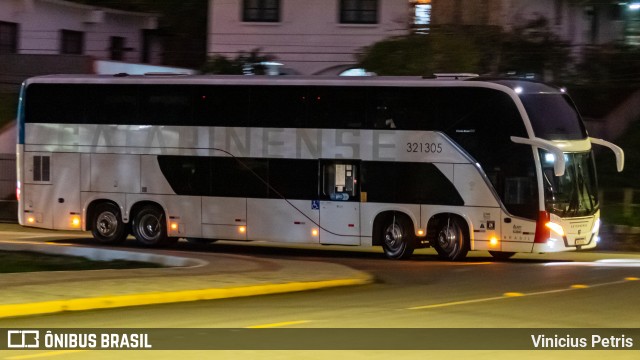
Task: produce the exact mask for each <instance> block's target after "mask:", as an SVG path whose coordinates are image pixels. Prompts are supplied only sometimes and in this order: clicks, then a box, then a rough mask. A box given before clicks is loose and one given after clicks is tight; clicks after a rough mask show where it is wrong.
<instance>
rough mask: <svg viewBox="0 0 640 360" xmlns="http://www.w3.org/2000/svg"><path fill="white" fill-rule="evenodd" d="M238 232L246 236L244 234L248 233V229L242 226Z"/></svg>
mask: <svg viewBox="0 0 640 360" xmlns="http://www.w3.org/2000/svg"><path fill="white" fill-rule="evenodd" d="M238 232H239V233H240V234H244V233H246V232H247V228H246V227H245V226H240V227H239V228H238Z"/></svg>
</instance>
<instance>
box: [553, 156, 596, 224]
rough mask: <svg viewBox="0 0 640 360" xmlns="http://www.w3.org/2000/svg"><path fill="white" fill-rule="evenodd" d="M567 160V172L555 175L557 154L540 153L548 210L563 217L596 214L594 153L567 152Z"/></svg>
mask: <svg viewBox="0 0 640 360" xmlns="http://www.w3.org/2000/svg"><path fill="white" fill-rule="evenodd" d="M564 157H565V161H566V169H565V173H564V175H562V176H555V175H554V170H553V163H554V161H555V158H554V155H553V154H551V153H548V152H546V151H544V150H540V159H541V163H542V176H543V182H544V197H545V208H546V210H547V211H548V212H550V213H552V214H556V215H558V216H560V217H576V216H590V215H593V214H595V212H596V211H597V210H598V193H597V182H596V171H595V164H594V160H593V155H592V153H591V152H585V153H567V154H565V155H564Z"/></svg>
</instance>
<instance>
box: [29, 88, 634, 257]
mask: <svg viewBox="0 0 640 360" xmlns="http://www.w3.org/2000/svg"><path fill="white" fill-rule="evenodd" d="M455 79H458V80H455ZM18 124H19V129H18V145H17V158H18V169H17V171H18V189H17V191H18V193H19V214H18V215H19V216H18V217H19V221H20V224H22V225H25V226H31V227H39V228H46V229H64V230H70V229H77V230H85V231H91V232H92V234H93V236H94V237H95V239H96V240H97V241H99V242H101V243H108V244H115V243H119V242H122V241H124V240H125V239H126V238H127V237H128V236H129V235H133V237H135V239H136V240H137V241H138V242H139V243H141V244H143V245H145V246H161V245H165V244H169V243H171V242H175V241H177V240H178V239H180V238H186V239H187V240H189V241H193V242H212V241H215V240H218V239H224V240H236V241H251V240H254V241H256V240H257V241H274V242H288V243H313V244H337V245H355V246H381V247H382V249H383V250H384V253H385V254H386V256H387V257H389V258H391V259H402V258H407V257H409V256H410V255H411V254H412V253H413V251H414V249H416V248H420V247H433V248H435V250H436V251H437V253H438V254H439V255H440V256H441V257H442V258H444V259H450V260H459V259H463V258H464V257H465V256H466V255H467V252H468V251H471V250H488V251H490V252H491V254H492V255H493V256H494V257H497V258H508V257H510V256H512V255H513V254H514V253H517V252H525V253H528V252H555V251H571V250H580V249H590V248H593V247H595V246H596V242H597V239H598V230H599V224H600V220H599V217H600V212H599V202H598V189H597V180H596V170H595V165H594V155H593V152H592V145H599V146H605V147H607V148H609V149H611V150H613V153H614V154H615V159H616V161H617V166H618V170H619V171H621V170H622V168H623V163H624V155H623V152H622V150H621V149H620V148H619V147H617V146H615V145H613V144H611V143H609V142H606V141H604V140H601V139H594V138H591V137H589V136H588V135H587V132H586V130H585V127H584V124H583V122H582V120H581V118H580V115H579V114H578V111H577V110H576V108H575V106H574V104H573V103H572V101H571V100H570V98H569V96H568V95H567V94H566V93H565V91H564V90H563V89H560V88H556V87H552V86H549V85H545V84H542V83H538V82H533V81H525V80H517V79H483V78H481V77H473V76H455V77H446V78H436V79H424V78H417V77H416V78H413V77H410V78H409V77H406V78H405V77H403V78H395V77H389V78H385V77H367V78H338V77H326V78H325V77H259V76H256V77H239V76H127V75H120V76H77V75H73V76H65V75H51V76H43V77H35V78H31V79H28V80H27V81H25V82H24V84H23V86H22V90H21V94H20V103H19V110H18Z"/></svg>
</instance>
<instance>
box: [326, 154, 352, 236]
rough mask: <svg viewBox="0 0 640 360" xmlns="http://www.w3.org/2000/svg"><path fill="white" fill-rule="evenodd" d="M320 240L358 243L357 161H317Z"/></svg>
mask: <svg viewBox="0 0 640 360" xmlns="http://www.w3.org/2000/svg"><path fill="white" fill-rule="evenodd" d="M320 164H321V169H320V176H321V179H320V180H321V181H320V184H321V187H322V188H321V189H320V192H321V194H320V198H321V201H320V243H321V244H339V245H360V236H359V235H360V185H359V183H358V179H359V175H360V171H359V170H360V169H359V164H358V162H357V161H349V160H345V161H341V160H327V161H321V162H320Z"/></svg>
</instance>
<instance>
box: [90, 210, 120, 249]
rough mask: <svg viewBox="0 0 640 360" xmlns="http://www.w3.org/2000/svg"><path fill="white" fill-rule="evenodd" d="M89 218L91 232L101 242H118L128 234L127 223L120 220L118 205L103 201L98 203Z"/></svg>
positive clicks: (109, 243)
mask: <svg viewBox="0 0 640 360" xmlns="http://www.w3.org/2000/svg"><path fill="white" fill-rule="evenodd" d="M93 213H94V214H95V215H94V216H93V219H91V234H92V235H93V238H94V239H96V240H98V242H100V243H101V244H108V245H111V244H120V243H122V242H123V241H125V240H126V239H127V236H128V235H129V233H128V231H127V225H126V224H125V223H124V222H123V221H122V216H121V214H120V208H119V207H118V205H116V204H113V203H109V202H105V203H101V204H98V205H97V206H96V207H95V209H94V211H93Z"/></svg>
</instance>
